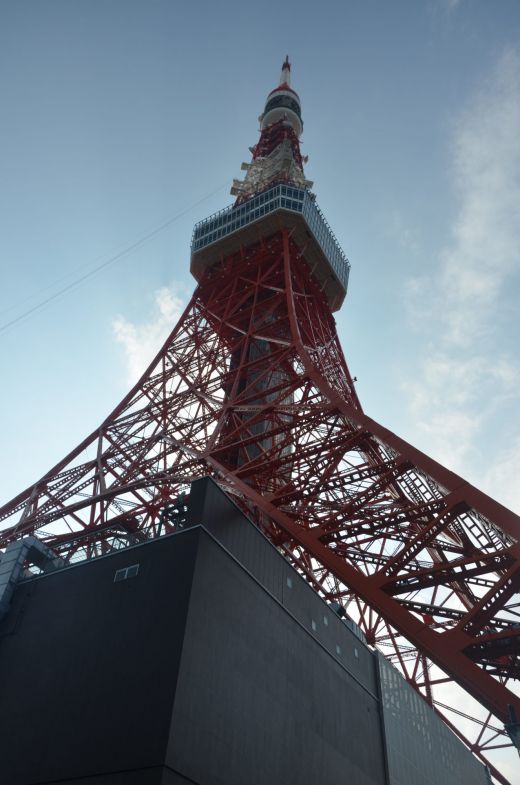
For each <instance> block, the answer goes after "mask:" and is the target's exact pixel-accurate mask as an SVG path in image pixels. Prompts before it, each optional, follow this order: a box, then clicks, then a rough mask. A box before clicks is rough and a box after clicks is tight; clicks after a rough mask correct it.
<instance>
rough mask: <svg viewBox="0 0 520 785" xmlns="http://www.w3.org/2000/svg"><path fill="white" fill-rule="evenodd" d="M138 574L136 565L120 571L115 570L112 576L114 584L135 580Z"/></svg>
mask: <svg viewBox="0 0 520 785" xmlns="http://www.w3.org/2000/svg"><path fill="white" fill-rule="evenodd" d="M138 572H139V565H138V564H131V565H130V567H123V569H121V570H116V571H115V574H114V583H119V582H120V581H126V580H127V579H128V578H135V576H136V575H137V573H138Z"/></svg>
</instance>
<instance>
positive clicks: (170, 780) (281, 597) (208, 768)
mask: <svg viewBox="0 0 520 785" xmlns="http://www.w3.org/2000/svg"><path fill="white" fill-rule="evenodd" d="M54 566H56V565H54ZM0 672H2V673H4V674H9V675H10V677H9V681H8V682H4V684H3V686H2V700H1V702H0V727H1V728H2V733H1V734H0V780H1V781H2V782H6V783H10V785H47V784H50V783H56V782H59V783H61V785H72V784H73V783H74V784H76V783H81V785H109V784H110V785H159V784H161V785H185V784H186V785H187V784H188V783H189V785H194V784H196V785H223V784H224V783H225V784H226V785H244V783H248V785H266V784H267V783H269V785H278V784H279V785H282V783H283V784H284V785H287V784H288V783H291V784H292V783H294V784H295V785H296V784H297V783H302V784H303V783H319V784H320V785H340V783H341V785H344V783H345V782H348V783H349V785H401V783H404V782H413V783H414V785H441V783H442V784H444V783H445V782H457V783H458V784H459V785H481V784H482V785H484V784H488V783H489V782H490V778H489V774H488V772H487V770H486V769H485V767H484V766H482V765H481V763H480V762H479V761H477V760H476V758H474V757H473V755H472V754H471V753H470V752H469V750H467V749H466V748H465V747H464V745H463V744H462V743H461V742H460V741H459V740H458V739H457V738H456V736H455V735H454V734H453V733H451V731H450V730H449V729H448V728H447V727H446V725H445V724H444V723H443V722H442V721H441V720H440V719H439V718H438V717H437V716H436V715H435V713H434V712H433V711H432V709H431V708H430V707H429V706H428V705H427V704H426V702H425V701H424V700H423V699H422V698H421V697H420V696H419V695H418V694H417V692H416V691H415V690H413V689H412V688H411V687H410V686H409V685H408V684H407V683H406V682H405V681H404V679H403V678H402V677H401V675H400V674H399V673H398V672H397V671H396V670H395V669H394V668H393V667H392V665H391V664H390V663H388V661H387V660H386V659H385V658H383V657H382V656H380V655H379V654H378V653H377V651H374V650H372V649H370V648H369V647H368V646H367V645H366V643H365V641H364V639H363V633H362V632H361V631H360V629H359V628H358V627H357V625H355V624H354V623H353V622H351V621H350V620H349V619H348V618H346V617H344V618H341V617H340V616H338V614H337V613H336V609H335V607H334V605H328V604H327V603H325V602H324V601H323V600H322V599H320V597H319V596H318V595H317V594H316V593H315V592H314V591H313V590H312V589H311V588H310V587H309V585H308V584H307V583H306V582H305V581H304V580H303V579H302V578H301V577H300V575H299V574H298V573H297V572H296V571H295V570H294V569H293V568H292V567H291V566H290V564H288V562H287V561H286V560H285V559H284V558H283V557H282V556H281V555H280V553H279V552H278V550H277V549H276V548H275V547H274V546H273V545H272V544H271V543H270V542H269V541H268V540H267V539H266V538H265V537H264V536H263V535H262V534H261V532H260V531H259V530H258V529H257V528H256V527H255V526H253V525H252V524H251V523H249V522H248V521H247V519H246V518H245V517H244V515H243V513H242V512H240V511H239V509H238V508H237V507H236V506H235V504H234V503H233V502H232V501H231V500H230V499H229V498H228V497H227V496H226V495H225V494H224V493H223V492H222V490H220V488H219V487H218V486H217V485H215V484H214V483H213V481H211V480H209V479H207V478H203V479H201V480H197V481H196V482H194V483H193V485H192V489H191V493H190V498H189V504H188V511H187V516H186V521H185V525H184V527H183V528H179V529H178V531H177V532H176V533H174V534H168V535H166V536H163V537H158V538H156V539H153V540H151V541H148V542H144V543H142V544H140V545H136V546H134V547H130V548H125V549H122V550H119V551H113V552H112V553H110V554H108V555H106V556H103V557H100V558H95V559H92V560H86V561H84V562H81V563H78V564H77V565H75V566H69V567H65V568H60V567H59V565H58V567H57V569H53V571H52V572H49V573H47V574H45V573H42V574H41V575H37V576H32V577H29V576H24V575H21V576H20V577H19V579H18V580H17V582H16V586H15V587H14V590H13V593H12V597H11V603H10V607H9V609H8V611H7V613H6V614H5V615H4V617H3V619H2V621H1V622H0Z"/></svg>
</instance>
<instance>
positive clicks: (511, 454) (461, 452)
mask: <svg viewBox="0 0 520 785" xmlns="http://www.w3.org/2000/svg"><path fill="white" fill-rule="evenodd" d="M519 139H520V55H519V53H518V52H517V51H514V50H512V49H509V50H508V51H506V52H505V53H504V54H503V56H502V57H501V58H500V60H499V62H498V63H497V66H496V68H495V70H494V72H493V73H492V74H491V76H490V77H489V79H488V80H487V81H486V83H485V84H483V85H482V87H481V89H480V91H479V92H478V94H477V95H476V96H475V97H474V98H473V100H472V101H471V102H470V103H469V105H468V106H467V107H466V108H465V110H464V111H463V112H462V113H461V115H460V117H459V119H458V121H457V123H456V125H455V132H454V144H453V149H452V153H453V157H452V173H453V183H454V188H455V189H456V193H457V194H458V197H459V209H458V212H457V215H456V216H455V219H454V221H453V224H452V231H451V238H450V240H449V241H448V242H447V244H446V245H445V247H444V248H443V249H442V250H441V252H440V254H439V261H438V265H437V269H438V274H437V277H436V278H430V277H428V276H425V277H422V278H414V279H412V280H410V281H409V282H408V284H407V286H406V290H405V297H406V301H407V306H408V309H409V314H410V317H411V320H412V321H413V322H415V323H416V324H417V325H421V326H424V324H425V323H426V324H428V323H431V324H433V325H434V326H435V345H434V344H433V343H431V344H430V345H427V346H426V347H425V348H424V351H423V356H424V360H423V362H422V365H421V366H420V368H419V369H418V374H417V377H414V379H413V380H411V381H409V382H407V383H406V384H405V392H406V393H407V394H408V398H409V404H410V408H411V414H412V417H413V419H414V421H415V423H417V427H418V429H419V433H420V434H422V436H423V444H425V445H426V447H427V448H428V449H430V451H431V452H432V454H433V455H434V456H435V457H436V458H438V459H439V460H441V461H443V462H445V463H447V464H448V466H450V467H451V468H454V469H455V470H456V471H459V472H460V473H462V474H463V475H466V476H467V475H469V479H472V478H473V481H474V482H477V481H480V482H481V483H482V484H485V485H486V486H487V489H488V492H491V493H494V494H495V495H496V496H497V497H500V498H502V499H503V500H504V501H506V497H507V502H508V503H509V504H514V505H515V506H516V507H517V508H520V498H518V496H515V495H514V494H513V495H512V494H511V493H509V491H508V482H507V481H505V480H504V481H501V480H500V477H499V474H500V471H501V470H499V469H498V468H497V469H494V470H493V472H489V471H488V472H487V474H485V473H484V470H483V469H481V470H480V471H479V470H478V469H477V467H476V463H475V456H477V455H478V449H477V448H478V446H479V445H480V444H483V443H484V441H485V439H484V436H485V429H486V426H487V425H488V424H489V420H490V418H491V416H492V415H496V413H497V410H499V409H500V406H501V405H502V404H503V403H504V401H505V400H506V399H507V400H511V398H518V400H519V402H520V395H519V381H520V363H519V360H518V356H517V355H514V356H513V355H512V354H508V353H507V351H504V350H503V349H502V346H503V345H504V346H505V345H506V341H505V339H506V338H509V339H511V337H512V336H511V334H510V332H511V326H509V328H508V329H509V334H508V335H506V334H505V333H502V334H501V333H500V329H501V327H502V329H503V325H501V323H500V318H499V317H500V315H501V313H502V310H503V308H504V307H505V302H506V298H509V299H511V297H513V298H516V299H517V300H518V299H519V291H520V281H519V277H520V276H519V273H520V144H519V141H518V140H519ZM517 307H518V306H517ZM515 425H516V427H517V429H518V430H517V431H516V435H517V437H518V438H517V439H516V441H515V442H514V443H513V444H512V445H511V446H510V447H508V451H507V456H504V459H503V461H502V462H501V464H500V465H503V468H504V471H505V472H507V473H508V475H509V476H510V479H511V481H512V479H513V478H512V474H511V473H512V472H517V471H518V469H520V421H518V422H516V424H515V423H513V424H512V426H513V429H514V427H515ZM512 436H513V437H514V436H515V432H513V433H512ZM483 465H484V464H483ZM477 474H478V476H477ZM503 476H504V475H503ZM516 476H518V473H517V474H516ZM492 486H493V487H492Z"/></svg>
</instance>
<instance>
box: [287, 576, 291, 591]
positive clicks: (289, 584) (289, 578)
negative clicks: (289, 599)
mask: <svg viewBox="0 0 520 785" xmlns="http://www.w3.org/2000/svg"><path fill="white" fill-rule="evenodd" d="M287 586H288V587H289V589H292V578H291V577H290V576H289V575H288V576H287Z"/></svg>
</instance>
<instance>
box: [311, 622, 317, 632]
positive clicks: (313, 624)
mask: <svg viewBox="0 0 520 785" xmlns="http://www.w3.org/2000/svg"><path fill="white" fill-rule="evenodd" d="M311 627H312V629H313V631H314V632H316V622H315V621H314V619H312V620H311Z"/></svg>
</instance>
